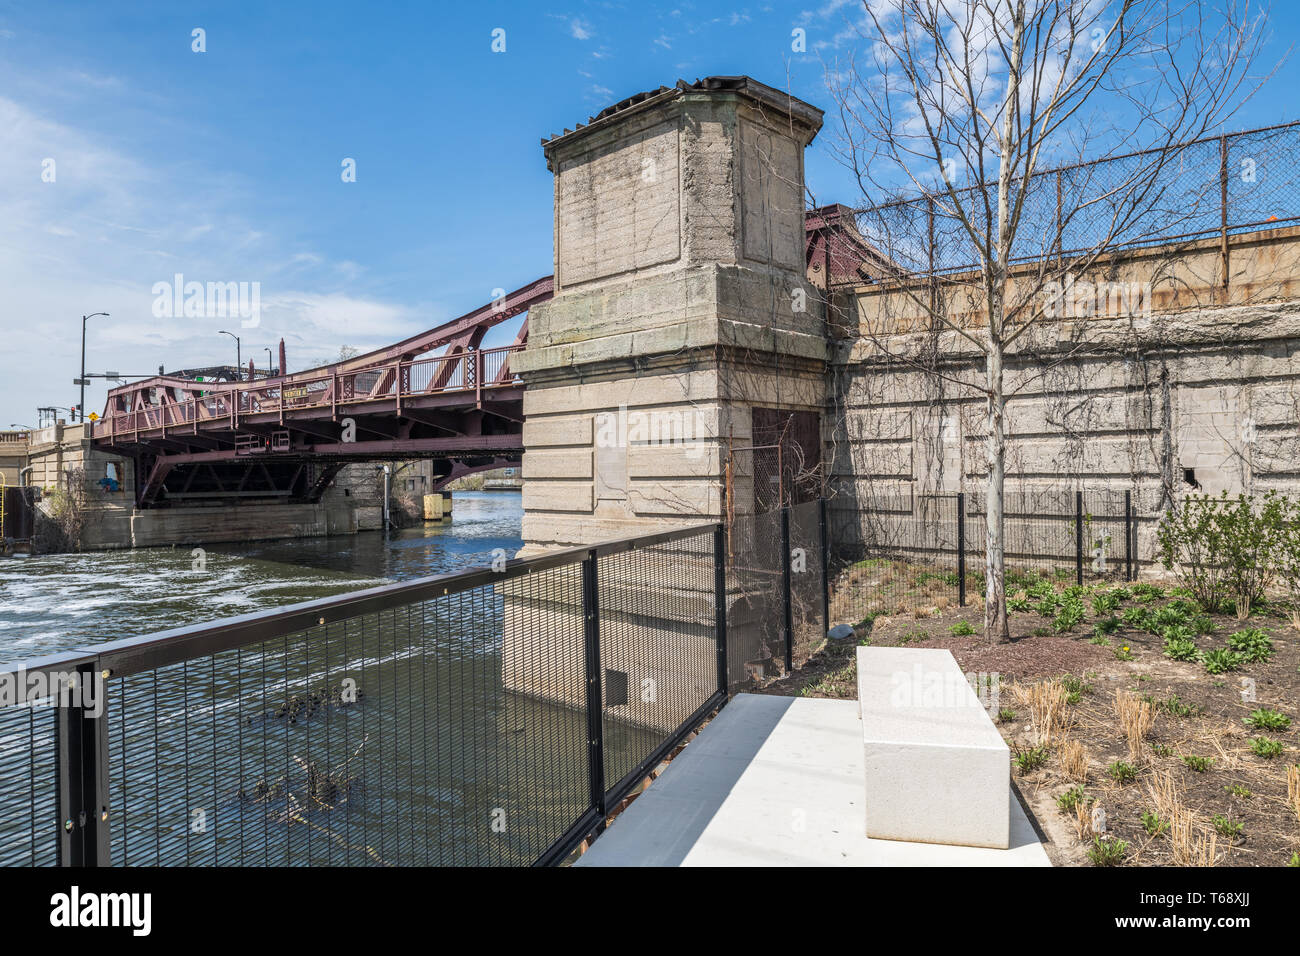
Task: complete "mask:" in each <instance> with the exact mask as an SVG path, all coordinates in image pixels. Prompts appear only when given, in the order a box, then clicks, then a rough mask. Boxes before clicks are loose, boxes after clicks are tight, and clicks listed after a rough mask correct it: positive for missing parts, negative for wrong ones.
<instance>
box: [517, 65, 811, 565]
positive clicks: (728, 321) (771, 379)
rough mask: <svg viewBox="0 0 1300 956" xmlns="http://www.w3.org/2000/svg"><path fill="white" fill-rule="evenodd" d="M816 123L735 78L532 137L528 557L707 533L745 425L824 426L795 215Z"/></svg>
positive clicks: (799, 215)
mask: <svg viewBox="0 0 1300 956" xmlns="http://www.w3.org/2000/svg"><path fill="white" fill-rule="evenodd" d="M821 122H822V113H821V111H820V110H818V109H816V108H815V107H813V106H810V105H809V104H807V103H804V102H802V101H800V100H797V99H794V98H792V97H790V96H788V95H787V94H785V93H782V92H780V91H778V90H775V89H773V88H772V87H769V86H765V85H764V84H762V83H758V82H756V81H754V80H752V79H750V78H748V77H710V78H708V79H705V80H701V81H698V82H696V83H694V84H690V85H688V84H686V83H685V82H679V83H678V84H677V86H676V87H674V88H671V89H670V88H667V87H661V88H660V89H658V90H653V91H650V92H647V93H641V94H638V95H637V96H633V97H630V98H628V99H626V100H623V101H622V102H620V103H617V104H615V105H614V106H611V107H610V108H608V109H606V110H604V111H603V112H602V113H600V114H599V115H598V116H596V117H594V118H593V119H592V120H591V121H590V122H589V123H588V124H587V125H586V126H582V125H580V126H579V127H578V129H577V130H574V131H572V132H570V131H568V130H566V131H565V132H564V133H563V134H562V135H559V136H556V137H554V138H552V139H551V140H549V141H544V144H543V145H544V149H545V153H546V159H547V164H548V166H549V167H550V169H551V170H552V171H553V172H554V174H555V293H556V294H555V297H554V299H552V300H551V301H550V302H547V303H546V304H544V305H541V306H537V307H536V308H535V309H533V311H532V313H531V315H530V316H529V330H528V348H527V349H526V350H525V351H524V352H523V353H522V354H520V355H518V356H516V357H515V359H514V360H513V362H512V364H513V367H514V368H515V370H516V371H518V372H519V373H521V374H522V375H523V378H524V381H525V382H526V384H527V386H528V390H527V392H526V395H525V399H524V414H525V416H526V422H525V425H524V446H525V448H526V453H525V456H524V478H525V483H524V523H523V536H524V540H525V552H526V553H530V552H534V551H537V550H541V549H544V548H548V547H553V546H561V545H573V544H583V543H589V542H592V541H598V540H604V539H608V538H617V537H623V536H627V535H632V534H641V533H647V532H650V531H654V530H657V529H659V528H662V527H668V526H673V525H681V524H684V523H691V522H695V521H706V520H709V519H716V518H718V517H720V516H721V515H722V514H723V511H724V507H725V505H724V500H723V497H724V493H725V488H724V468H725V460H724V459H725V457H726V454H727V447H728V442H732V443H734V444H735V445H738V446H743V445H748V444H750V441H751V434H752V431H753V421H754V418H755V412H756V410H759V411H760V416H759V417H761V418H762V420H763V421H764V422H768V421H770V420H772V414H771V413H772V412H773V411H776V412H778V413H779V412H788V411H802V412H805V413H811V414H814V415H816V414H819V413H820V412H821V410H822V409H823V407H824V401H825V391H824V390H825V385H824V371H825V361H826V352H827V349H826V340H825V329H824V322H825V320H824V316H823V312H822V308H821V305H820V302H819V300H818V298H817V295H816V292H815V290H814V289H813V288H812V286H811V285H809V283H808V282H807V280H806V278H805V268H806V266H805V261H804V258H805V254H804V200H803V195H804V190H803V182H804V179H803V151H804V147H805V146H807V145H808V143H809V142H811V140H812V138H813V137H814V136H815V135H816V134H817V131H818V129H820V127H821ZM744 471H745V469H743V468H742V469H739V470H738V471H737V473H736V474H735V477H734V481H733V487H734V492H733V493H734V495H735V510H736V511H737V512H741V513H743V512H747V511H749V510H750V509H751V505H752V501H753V495H754V490H753V487H752V471H751V473H750V474H745V473H744Z"/></svg>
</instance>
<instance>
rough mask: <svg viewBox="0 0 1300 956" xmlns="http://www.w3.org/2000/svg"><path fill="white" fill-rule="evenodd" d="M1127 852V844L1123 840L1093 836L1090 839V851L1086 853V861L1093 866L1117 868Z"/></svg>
mask: <svg viewBox="0 0 1300 956" xmlns="http://www.w3.org/2000/svg"><path fill="white" fill-rule="evenodd" d="M1127 852H1128V843H1126V842H1125V841H1124V840H1116V839H1112V838H1111V837H1106V838H1105V839H1102V838H1101V837H1099V836H1095V837H1093V838H1092V849H1090V850H1089V851H1088V859H1089V860H1091V861H1092V865H1093V866H1119V864H1120V862H1121V861H1122V860H1123V859H1124V854H1125V853H1127Z"/></svg>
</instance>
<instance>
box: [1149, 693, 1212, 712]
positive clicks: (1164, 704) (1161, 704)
mask: <svg viewBox="0 0 1300 956" xmlns="http://www.w3.org/2000/svg"><path fill="white" fill-rule="evenodd" d="M1154 703H1155V705H1156V710H1159V711H1160V712H1162V713H1164V714H1167V715H1168V716H1170V717H1180V718H1182V717H1195V716H1196V715H1197V714H1199V713H1200V712H1201V708H1199V707H1197V706H1196V705H1195V704H1187V703H1184V702H1183V699H1182V698H1181V697H1179V696H1178V695H1177V694H1170V695H1169V696H1168V697H1166V698H1165V699H1164V700H1157V701H1154Z"/></svg>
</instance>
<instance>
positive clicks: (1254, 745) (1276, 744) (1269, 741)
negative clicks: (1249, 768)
mask: <svg viewBox="0 0 1300 956" xmlns="http://www.w3.org/2000/svg"><path fill="white" fill-rule="evenodd" d="M1284 750H1286V745H1285V744H1284V743H1282V741H1280V740H1274V739H1273V738H1272V737H1252V738H1251V739H1250V752H1251V753H1253V754H1254V755H1255V756H1256V757H1263V758H1264V759H1265V760H1272V759H1273V758H1274V757H1276V756H1277V755H1278V754H1280V753H1281V752H1282V751H1284Z"/></svg>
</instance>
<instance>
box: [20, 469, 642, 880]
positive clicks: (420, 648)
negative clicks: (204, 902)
mask: <svg viewBox="0 0 1300 956" xmlns="http://www.w3.org/2000/svg"><path fill="white" fill-rule="evenodd" d="M454 500H455V506H454V511H453V518H452V521H451V523H450V524H447V525H428V526H422V527H416V528H412V529H408V530H405V531H400V532H395V533H393V534H391V535H389V536H387V537H385V536H384V535H383V534H380V533H378V532H373V533H364V534H358V535H352V536H348V537H335V538H308V539H298V540H289V541H271V542H259V543H252V544H240V545H210V546H206V548H205V554H204V555H203V556H202V557H203V560H204V561H205V562H206V564H205V566H204V567H202V568H198V569H196V568H195V567H194V562H195V556H194V555H193V554H192V553H191V552H192V549H189V548H179V547H178V548H155V549H147V550H135V551H118V552H97V553H93V554H81V555H54V556H45V557H37V558H14V559H12V560H0V661H7V662H11V663H17V662H20V661H22V660H24V659H27V658H31V657H37V656H42V655H46V654H50V653H54V652H57V651H59V650H65V649H69V648H73V647H79V646H86V645H90V644H95V643H100V642H104V641H109V640H116V639H119V638H123V637H131V636H135V635H141V634H148V633H150V632H153V631H158V630H163V629H166V628H171V627H178V626H181V625H185V624H193V623H198V622H201V621H206V620H212V619H215V618H221V617H227V616H230V615H235V614H246V613H249V612H252V611H258V610H265V609H269V608H273V607H276V606H280V605H285V604H291V603H294V602H298V601H305V600H310V599H314V598H320V597H326V596H329V595H333V594H338V593H341V592H346V591H354V590H358V589H360V588H365V587H372V586H374V585H377V584H380V583H385V582H392V581H398V580H404V579H411V578H417V577H424V576H428V575H431V574H437V573H442V572H448V571H457V570H463V569H466V568H469V567H473V566H478V565H485V564H490V563H491V561H492V560H493V557H494V556H495V554H496V553H497V549H501V550H503V551H504V552H505V553H506V555H508V556H513V554H514V553H515V552H516V551H517V550H518V549H519V547H520V546H521V543H522V542H521V538H520V526H521V521H522V508H521V502H520V495H519V494H518V493H517V492H478V493H471V492H466V493H460V494H457V495H456V496H455V499H454ZM504 619H505V599H504V597H503V596H502V594H500V593H498V592H497V591H496V590H495V589H493V588H491V587H483V588H479V589H476V590H475V591H474V592H467V594H466V596H465V597H464V598H463V599H462V598H449V599H447V600H444V601H439V600H438V599H434V600H432V601H426V602H422V603H416V604H412V605H402V606H398V607H395V608H394V609H391V610H385V611H380V612H375V613H371V614H367V615H364V616H362V617H359V618H354V619H348V620H347V621H346V622H343V623H341V624H336V625H331V626H329V627H327V628H322V629H312V630H311V631H309V632H304V633H300V634H295V635H285V636H284V637H283V639H272V640H269V641H266V642H262V643H258V644H250V645H247V646H241V647H239V648H236V649H232V650H229V651H223V652H219V653H216V654H213V655H208V656H199V657H196V658H194V659H193V660H187V661H184V662H180V663H177V664H169V665H164V666H161V667H158V668H154V669H148V670H144V671H142V672H140V673H135V674H125V675H120V676H117V677H115V678H114V680H113V681H112V682H110V684H109V685H108V690H107V691H106V697H107V704H106V719H107V727H108V732H107V733H108V749H109V753H108V764H109V774H110V780H109V800H110V802H111V803H112V805H113V808H114V813H113V823H112V825H111V827H110V833H111V844H112V846H111V858H112V861H113V862H114V863H116V864H144V865H157V864H189V865H198V864H209V863H211V864H226V865H249V864H261V863H266V864H284V865H302V864H307V865H330V864H333V865H338V864H349V865H368V864H375V863H381V864H405V863H422V864H443V865H511V864H516V865H526V864H529V863H531V862H533V861H534V860H535V859H537V857H538V855H539V854H540V853H541V852H542V851H543V850H544V849H545V848H546V847H547V846H548V845H550V844H552V843H553V842H554V841H555V840H556V839H557V838H558V837H559V836H560V835H561V834H562V833H563V832H564V831H565V829H566V828H567V827H568V826H569V825H570V824H572V823H573V822H574V821H576V820H577V819H578V818H579V816H580V815H581V814H582V813H583V812H584V810H585V809H586V808H587V806H588V799H589V784H588V760H589V748H588V745H587V739H586V738H587V733H588V730H589V724H588V721H587V718H586V715H585V711H584V710H583V709H582V708H581V707H573V706H562V705H557V704H555V703H548V702H547V701H545V700H541V699H538V698H537V697H534V696H530V695H526V694H522V693H518V692H515V691H513V690H511V689H510V688H509V687H508V686H507V681H506V680H505V678H504V676H503V675H504V674H505V673H506V672H507V671H509V670H511V668H513V669H514V670H518V669H519V668H520V667H527V668H529V669H530V673H532V674H533V677H534V678H535V679H540V680H541V682H542V683H544V684H548V686H549V685H550V684H553V685H555V686H556V687H561V688H562V687H578V686H581V678H582V673H583V659H582V654H581V653H580V651H579V652H573V650H572V648H571V646H570V645H568V644H565V643H563V641H561V640H560V638H559V637H558V636H557V635H558V631H555V630H554V628H553V627H552V626H551V625H550V624H549V623H548V624H547V626H545V627H541V628H538V629H536V630H535V632H534V631H529V632H527V633H528V636H529V640H530V641H531V644H530V647H529V649H530V651H531V653H529V654H527V655H526V656H519V651H518V650H517V649H516V650H515V651H514V654H515V655H516V656H515V657H514V658H509V656H508V652H507V649H506V647H505V644H504V643H503V637H502V635H503V634H504V633H505V632H504V627H505V623H504ZM557 626H558V625H557ZM347 684H351V685H352V686H353V687H354V688H355V689H356V691H357V694H356V695H354V697H353V698H351V699H350V700H344V699H343V698H342V697H341V696H339V691H340V689H341V688H342V687H344V686H345V685H347ZM312 701H317V702H319V703H312ZM299 705H303V706H304V709H301V710H299V709H298V706H299ZM602 724H603V727H604V739H605V767H604V769H605V772H606V775H607V777H608V780H607V785H609V784H612V783H614V782H615V781H616V780H617V779H618V778H619V777H620V776H621V775H622V774H623V773H626V772H627V771H628V770H630V768H632V767H634V766H636V764H637V763H638V761H639V760H640V759H642V758H643V757H644V756H645V755H647V754H648V753H650V752H651V750H653V749H654V747H655V746H656V745H657V744H658V743H659V741H660V740H661V739H662V732H661V731H655V730H650V729H647V728H642V727H635V726H629V725H626V724H625V723H623V722H622V721H619V720H617V719H615V718H613V717H611V716H610V715H609V714H608V713H606V714H604V715H603V721H602ZM54 729H55V721H54V717H53V712H52V711H51V710H48V709H46V710H41V709H32V708H23V707H7V708H4V707H0V864H21V865H30V864H41V863H45V864H49V863H53V862H55V846H56V842H55V841H54V840H53V839H52V838H50V837H49V835H48V833H47V831H46V830H45V829H43V824H42V821H47V820H52V819H53V818H54V817H55V816H56V815H57V801H56V787H55V784H56V780H57V775H56V772H55V767H54V755H55V752H56V746H57V743H56V738H55V732H54ZM51 832H52V831H51Z"/></svg>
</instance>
